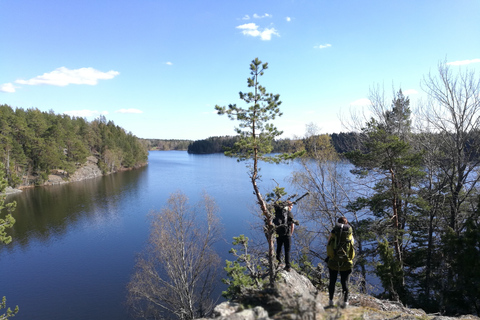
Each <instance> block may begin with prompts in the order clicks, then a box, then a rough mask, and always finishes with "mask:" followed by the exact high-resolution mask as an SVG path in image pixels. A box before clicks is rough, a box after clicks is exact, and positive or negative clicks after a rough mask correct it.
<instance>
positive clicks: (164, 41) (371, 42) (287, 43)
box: [0, 0, 480, 140]
mask: <svg viewBox="0 0 480 320" xmlns="http://www.w3.org/2000/svg"><path fill="white" fill-rule="evenodd" d="M479 17H480V1H479V0H455V1H451V0H449V1H444V0H404V1H388V0H387V1H385V0H381V1H377V0H374V1H367V0H364V1H354V0H345V1H331V0H325V1H324V0H310V1H307V0H275V1H269V0H254V1H251V0H216V1H213V0H209V1H193V0H189V1H186V0H177V1H173V0H172V1H165V0H164V1H162V0H137V1H123V0H115V1H110V0H82V1H74V0H70V1H60V0H56V1H52V0H42V1H38V0H31V1H30V0H0V21H2V27H1V28H0V39H1V44H2V45H1V47H2V49H1V50H0V104H8V105H10V106H11V107H13V108H17V107H18V108H23V109H28V108H38V109H40V110H41V111H49V110H53V111H54V112H55V113H66V114H69V115H75V116H81V117H85V118H86V119H87V120H89V121H91V120H93V119H95V118H96V117H98V116H99V115H105V117H106V118H107V120H112V121H113V122H114V123H115V124H116V125H119V126H120V127H123V128H124V129H125V130H127V131H129V132H132V133H133V134H134V135H136V136H138V137H140V138H160V139H193V140H196V139H204V138H208V137H210V136H220V135H233V134H234V130H233V127H234V125H235V123H234V122H232V121H230V120H228V118H227V117H226V116H218V115H216V113H215V112H214V106H215V105H216V104H218V105H228V104H230V103H237V104H239V105H241V106H242V101H240V100H239V97H238V92H239V91H243V92H248V91H249V88H247V81H246V79H247V77H248V76H249V64H250V62H251V61H252V60H253V59H254V58H256V57H258V58H259V59H260V60H262V61H263V62H268V64H269V69H268V70H267V71H266V72H265V75H264V76H263V77H261V79H260V81H261V84H262V85H263V86H265V87H266V89H267V92H270V93H274V94H280V100H281V101H282V105H281V109H282V111H283V116H282V117H281V118H279V119H278V120H276V121H275V124H276V125H277V127H278V128H279V129H280V130H283V131H284V137H287V138H292V137H294V136H303V135H304V133H305V126H306V125H307V124H310V123H314V124H316V125H317V127H318V128H319V129H320V132H321V133H333V132H341V131H345V129H344V128H342V126H341V123H340V119H339V117H340V116H342V115H343V116H345V115H347V114H348V113H349V112H350V110H355V109H358V108H362V105H363V106H364V105H365V104H368V100H367V98H368V95H369V91H370V89H371V88H373V87H375V86H377V85H381V86H384V87H385V88H386V90H385V91H386V93H387V94H390V93H391V92H392V86H394V87H395V88H396V89H398V88H401V89H402V90H403V91H404V93H406V95H408V96H409V97H410V99H411V101H412V105H413V106H415V104H416V103H417V101H418V99H419V98H420V97H422V95H423V91H422V88H421V85H420V83H421V80H422V78H423V77H424V76H426V75H428V73H429V72H431V73H432V74H435V73H436V69H437V66H438V64H439V63H440V62H442V61H446V62H448V63H450V64H451V67H452V68H455V69H460V68H469V69H473V70H477V72H478V71H480V36H479V34H480V18H479Z"/></svg>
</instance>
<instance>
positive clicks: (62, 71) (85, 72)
mask: <svg viewBox="0 0 480 320" xmlns="http://www.w3.org/2000/svg"><path fill="white" fill-rule="evenodd" d="M119 74H120V73H119V72H118V71H113V70H111V71H108V72H102V71H98V70H95V69H93V68H80V69H73V70H70V69H68V68H65V67H61V68H58V69H55V70H54V71H52V72H48V73H44V74H43V75H41V76H37V77H35V78H32V79H29V80H17V81H15V83H18V84H24V85H31V86H36V85H42V84H45V85H52V86H60V87H64V86H67V85H69V84H87V85H91V86H93V85H96V84H98V80H109V79H113V78H114V77H116V76H117V75H119Z"/></svg>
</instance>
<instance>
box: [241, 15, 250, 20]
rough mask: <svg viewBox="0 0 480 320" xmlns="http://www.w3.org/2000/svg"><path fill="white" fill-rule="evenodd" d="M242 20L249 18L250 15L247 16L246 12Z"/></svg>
mask: <svg viewBox="0 0 480 320" xmlns="http://www.w3.org/2000/svg"><path fill="white" fill-rule="evenodd" d="M242 20H250V16H249V15H248V14H246V15H245V16H244V17H243V18H242Z"/></svg>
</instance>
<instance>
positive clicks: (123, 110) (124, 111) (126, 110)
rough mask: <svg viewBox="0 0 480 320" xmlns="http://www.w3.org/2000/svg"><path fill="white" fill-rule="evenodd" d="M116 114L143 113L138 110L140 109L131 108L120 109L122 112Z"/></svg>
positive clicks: (118, 111)
mask: <svg viewBox="0 0 480 320" xmlns="http://www.w3.org/2000/svg"><path fill="white" fill-rule="evenodd" d="M115 113H143V111H142V110H138V109H133V108H130V109H120V110H117V111H115Z"/></svg>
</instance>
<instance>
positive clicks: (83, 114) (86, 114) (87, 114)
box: [64, 109, 108, 118]
mask: <svg viewBox="0 0 480 320" xmlns="http://www.w3.org/2000/svg"><path fill="white" fill-rule="evenodd" d="M64 114H67V115H69V116H71V117H78V118H97V117H98V116H100V115H104V116H106V115H107V114H108V111H101V112H100V111H97V110H86V109H85V110H72V111H65V112H64Z"/></svg>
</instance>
